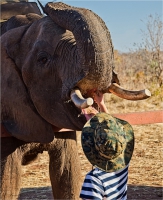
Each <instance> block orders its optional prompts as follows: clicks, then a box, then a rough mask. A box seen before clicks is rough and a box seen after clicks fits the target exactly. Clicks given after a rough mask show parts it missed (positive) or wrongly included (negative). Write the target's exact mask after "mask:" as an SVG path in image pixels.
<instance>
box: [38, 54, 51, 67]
mask: <svg viewBox="0 0 163 200" xmlns="http://www.w3.org/2000/svg"><path fill="white" fill-rule="evenodd" d="M48 60H49V54H47V53H46V52H41V53H39V54H38V56H37V61H38V62H39V63H40V64H46V63H47V61H48Z"/></svg>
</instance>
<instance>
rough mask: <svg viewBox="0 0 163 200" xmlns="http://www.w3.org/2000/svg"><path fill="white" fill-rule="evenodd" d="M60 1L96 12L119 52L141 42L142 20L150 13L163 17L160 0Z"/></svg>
mask: <svg viewBox="0 0 163 200" xmlns="http://www.w3.org/2000/svg"><path fill="white" fill-rule="evenodd" d="M57 1H58V0H57ZM40 2H41V3H42V4H43V5H45V4H46V2H48V1H46V0H40ZM49 2H50V1H49ZM62 2H63V3H66V4H69V5H71V6H76V7H83V8H88V9H90V10H92V11H93V12H95V13H96V14H98V15H99V16H100V17H101V18H102V19H103V20H104V22H105V23H106V25H107V27H108V29H109V31H110V33H111V37H112V41H113V45H114V49H116V50H119V51H121V52H128V51H129V49H134V43H136V44H140V43H141V41H142V34H141V29H143V30H145V29H146V26H145V24H144V23H143V22H142V20H143V21H144V22H146V21H147V19H148V16H149V15H151V14H152V15H153V16H155V14H158V15H159V16H160V17H161V18H162V19H163V1H162V0H159V1H157V0H153V1H147V0H144V1H140V0H137V1H133V0H126V1H122V0H114V1H113V0H112V1H111V0H105V1H97V0H91V1H86V0H83V1H77V0H76V1H75V0H71V1H70V0H62Z"/></svg>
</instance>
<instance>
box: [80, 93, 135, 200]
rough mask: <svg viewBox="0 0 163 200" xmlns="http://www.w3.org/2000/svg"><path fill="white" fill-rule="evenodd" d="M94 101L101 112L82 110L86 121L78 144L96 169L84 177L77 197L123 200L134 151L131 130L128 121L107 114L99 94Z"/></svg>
mask: <svg viewBox="0 0 163 200" xmlns="http://www.w3.org/2000/svg"><path fill="white" fill-rule="evenodd" d="M94 100H95V101H96V103H97V104H98V106H99V107H100V113H98V111H97V110H95V109H93V108H92V111H91V112H90V113H88V109H85V110H83V112H84V114H85V116H86V118H87V119H88V121H87V123H86V124H85V126H84V127H83V130H82V135H81V142H82V148H83V151H84V153H85V155H86V157H87V159H88V160H89V162H90V163H91V164H92V165H93V166H94V167H95V168H94V169H93V170H91V171H90V172H89V173H88V174H87V175H86V177H85V180H84V183H83V186H82V189H81V193H80V198H82V199H83V200H88V199H95V200H102V199H106V200H126V199H127V179H128V166H129V162H130V159H131V157H132V153H133V150H134V133H133V129H132V127H131V125H130V124H129V123H128V122H126V121H123V120H121V119H118V118H115V117H112V116H111V115H109V114H108V110H107V108H106V106H105V104H104V99H103V94H102V93H99V94H98V95H97V94H95V96H94ZM93 115H94V116H93ZM92 116H93V117H92Z"/></svg>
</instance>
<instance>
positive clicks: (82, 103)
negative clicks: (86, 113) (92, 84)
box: [70, 89, 93, 109]
mask: <svg viewBox="0 0 163 200" xmlns="http://www.w3.org/2000/svg"><path fill="white" fill-rule="evenodd" d="M70 96H71V100H72V102H73V103H74V104H75V106H76V107H78V108H80V109H84V108H87V107H89V106H91V105H92V104H93V99H92V98H90V97H89V98H87V99H84V97H83V96H82V94H81V92H80V90H79V89H74V90H72V91H71V94H70Z"/></svg>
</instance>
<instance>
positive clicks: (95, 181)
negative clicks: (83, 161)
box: [80, 165, 128, 200]
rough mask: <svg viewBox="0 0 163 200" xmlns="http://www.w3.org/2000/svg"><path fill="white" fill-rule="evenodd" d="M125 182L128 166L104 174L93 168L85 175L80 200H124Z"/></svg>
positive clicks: (125, 195)
mask: <svg viewBox="0 0 163 200" xmlns="http://www.w3.org/2000/svg"><path fill="white" fill-rule="evenodd" d="M127 180H128V165H127V166H126V167H125V168H123V169H121V170H118V171H116V172H105V171H102V170H100V169H98V168H95V169H93V170H92V171H90V172H89V173H88V174H87V175H86V177H85V180H84V183H83V186H82V189H81V192H80V198H82V199H95V200H102V199H107V200H126V199H127Z"/></svg>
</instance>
